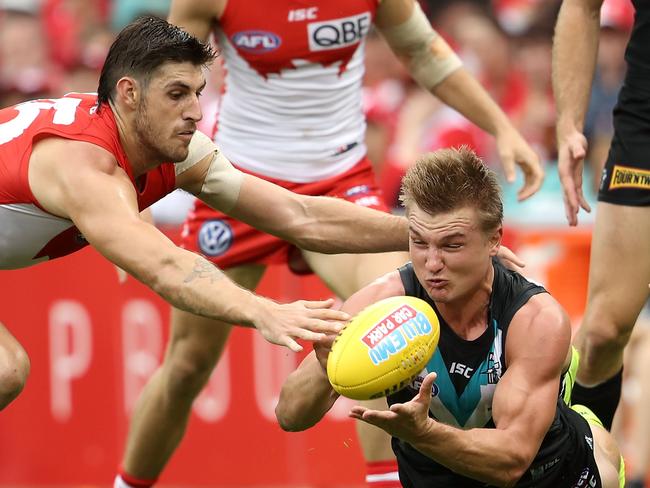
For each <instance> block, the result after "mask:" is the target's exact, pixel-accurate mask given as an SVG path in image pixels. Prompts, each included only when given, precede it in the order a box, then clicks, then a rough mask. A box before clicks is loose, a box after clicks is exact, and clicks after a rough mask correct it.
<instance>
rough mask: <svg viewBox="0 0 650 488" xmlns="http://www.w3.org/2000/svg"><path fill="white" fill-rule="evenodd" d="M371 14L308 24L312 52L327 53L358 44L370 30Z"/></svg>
mask: <svg viewBox="0 0 650 488" xmlns="http://www.w3.org/2000/svg"><path fill="white" fill-rule="evenodd" d="M370 24H371V18H370V12H364V13H362V14H359V15H353V16H351V17H343V18H341V19H332V20H326V21H323V22H312V23H310V24H307V33H308V35H309V49H310V51H326V50H328V49H340V48H342V47H347V46H351V45H353V44H357V43H359V42H360V41H361V39H363V38H364V37H365V36H366V34H367V33H368V30H369V29H370Z"/></svg>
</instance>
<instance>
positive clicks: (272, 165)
mask: <svg viewBox="0 0 650 488" xmlns="http://www.w3.org/2000/svg"><path fill="white" fill-rule="evenodd" d="M218 41H219V46H220V48H221V49H222V50H223V51H224V60H226V61H225V68H226V79H225V86H226V91H225V93H224V95H223V98H222V101H221V107H220V110H219V123H218V130H217V134H216V137H215V142H216V143H217V144H218V145H219V146H220V147H221V149H222V150H223V153H224V154H225V155H226V156H227V157H228V159H230V160H231V161H232V162H233V163H234V164H236V165H237V166H239V167H241V168H244V169H246V170H249V171H253V172H256V173H260V174H262V175H265V176H268V177H271V178H277V179H281V180H287V181H293V182H298V183H305V182H311V181H317V180H321V179H325V178H329V177H332V176H336V175H338V174H341V173H343V172H345V171H347V170H348V169H350V168H351V167H352V166H354V165H355V164H356V163H357V162H358V161H359V160H360V159H361V158H363V157H364V156H365V154H366V146H365V143H364V136H365V131H366V122H365V118H364V115H363V112H362V107H361V82H362V78H363V73H364V64H363V63H364V60H363V53H364V48H365V42H362V43H360V44H359V47H358V48H357V50H356V51H355V53H354V55H353V56H352V58H351V59H350V62H349V63H348V65H347V67H346V69H345V71H344V72H343V73H341V74H340V75H339V69H340V63H335V64H333V65H330V66H326V67H325V66H323V65H321V64H318V63H310V62H307V61H304V60H294V61H293V64H294V66H296V68H297V69H284V70H282V72H281V74H280V75H278V74H274V73H272V74H269V75H268V78H267V79H264V77H263V76H261V75H260V74H259V73H257V72H256V71H255V70H254V69H252V68H251V67H250V66H249V65H248V63H247V62H246V61H245V60H244V59H243V58H242V57H241V56H239V54H238V53H237V51H236V50H235V48H234V47H233V46H232V44H231V43H230V40H228V39H227V38H226V36H225V35H224V34H223V32H222V31H220V30H219V31H218ZM344 148H349V149H348V150H344Z"/></svg>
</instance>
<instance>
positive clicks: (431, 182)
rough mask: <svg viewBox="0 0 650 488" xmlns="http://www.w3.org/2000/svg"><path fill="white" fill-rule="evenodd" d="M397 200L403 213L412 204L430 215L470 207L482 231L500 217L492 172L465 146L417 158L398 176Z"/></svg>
mask: <svg viewBox="0 0 650 488" xmlns="http://www.w3.org/2000/svg"><path fill="white" fill-rule="evenodd" d="M400 201H401V202H402V204H403V205H404V207H406V211H407V213H408V211H409V208H411V207H412V205H413V204H415V205H417V206H418V207H419V208H420V209H422V210H423V211H425V212H427V213H429V214H432V215H435V214H439V213H445V212H450V211H452V210H456V209H459V208H463V207H473V208H475V209H476V210H477V211H478V214H479V218H480V226H481V230H483V231H484V232H490V231H493V230H495V229H496V228H498V227H499V226H500V225H501V222H502V221H503V203H502V201H501V187H500V186H499V182H498V181H497V178H496V175H495V174H494V172H493V171H492V170H490V169H489V168H488V167H487V166H486V165H485V164H484V163H483V161H481V158H479V157H478V156H477V155H476V153H475V152H474V151H472V150H471V149H469V148H468V147H466V146H462V147H460V148H458V149H440V150H438V151H435V152H432V153H428V154H425V155H423V156H422V157H421V158H420V159H418V160H417V161H416V163H415V164H414V165H413V166H412V167H411V168H409V170H408V171H407V172H406V175H405V176H404V178H403V179H402V189H401V195H400Z"/></svg>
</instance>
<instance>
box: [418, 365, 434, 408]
mask: <svg viewBox="0 0 650 488" xmlns="http://www.w3.org/2000/svg"><path fill="white" fill-rule="evenodd" d="M437 377H438V373H436V372H435V371H434V372H432V373H429V374H428V375H426V376H425V378H424V380H422V385H421V386H420V393H419V394H418V400H423V401H425V402H429V401H430V400H431V388H433V382H434V381H436V378H437Z"/></svg>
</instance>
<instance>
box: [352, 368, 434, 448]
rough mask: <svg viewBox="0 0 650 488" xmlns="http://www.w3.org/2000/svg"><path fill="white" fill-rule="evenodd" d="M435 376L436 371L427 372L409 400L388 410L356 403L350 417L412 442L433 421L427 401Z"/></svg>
mask: <svg viewBox="0 0 650 488" xmlns="http://www.w3.org/2000/svg"><path fill="white" fill-rule="evenodd" d="M436 377H437V375H436V373H429V374H428V375H427V376H426V377H425V378H424V380H423V381H422V385H421V386H420V391H419V392H418V394H417V395H416V396H415V397H414V398H413V399H412V400H411V401H409V402H406V403H395V404H393V405H391V407H390V409H389V410H370V409H368V408H366V407H362V406H361V405H357V406H355V407H352V410H350V417H352V418H353V419H357V420H361V421H363V422H366V423H368V424H370V425H374V426H375V427H379V428H380V429H382V430H384V431H386V432H387V433H388V434H390V435H391V436H393V437H398V438H400V439H402V440H404V441H406V442H412V441H413V440H415V439H418V438H420V437H421V436H423V435H425V434H426V433H427V432H428V431H429V429H430V428H431V425H432V424H433V423H434V422H435V420H433V419H432V418H431V417H429V403H430V402H431V388H432V386H433V382H434V381H435V379H436Z"/></svg>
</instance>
